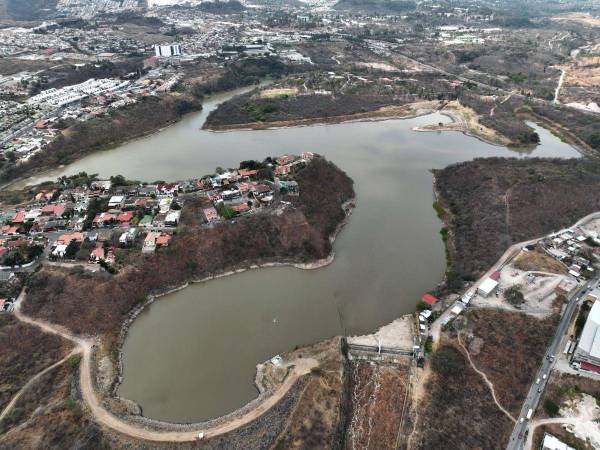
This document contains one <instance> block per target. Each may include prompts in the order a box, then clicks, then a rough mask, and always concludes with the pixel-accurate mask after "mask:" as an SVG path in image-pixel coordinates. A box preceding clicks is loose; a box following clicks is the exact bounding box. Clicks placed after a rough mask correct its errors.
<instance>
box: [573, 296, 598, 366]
mask: <svg viewBox="0 0 600 450" xmlns="http://www.w3.org/2000/svg"><path fill="white" fill-rule="evenodd" d="M574 358H576V359H581V360H584V361H588V362H591V363H592V364H595V365H600V302H594V305H593V306H592V309H591V310H590V313H589V314H588V318H587V321H586V322H585V326H584V327H583V331H582V332H581V337H580V338H579V343H578V344H577V348H576V349H575V354H574Z"/></svg>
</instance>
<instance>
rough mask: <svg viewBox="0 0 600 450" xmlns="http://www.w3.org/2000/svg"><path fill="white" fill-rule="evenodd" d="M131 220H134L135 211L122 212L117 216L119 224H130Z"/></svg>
mask: <svg viewBox="0 0 600 450" xmlns="http://www.w3.org/2000/svg"><path fill="white" fill-rule="evenodd" d="M131 219H133V211H126V212H122V213H121V214H119V215H118V216H117V220H118V221H119V222H129V221H130V220H131Z"/></svg>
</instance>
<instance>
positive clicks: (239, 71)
mask: <svg viewBox="0 0 600 450" xmlns="http://www.w3.org/2000/svg"><path fill="white" fill-rule="evenodd" d="M295 70H296V69H294V67H293V66H290V65H287V64H284V63H283V62H282V61H281V59H279V58H278V57H275V56H267V57H261V58H243V59H239V60H235V61H231V62H228V63H227V64H226V65H225V68H224V71H223V73H222V74H221V75H220V76H219V77H217V78H215V79H212V80H210V81H207V82H204V83H199V84H195V85H194V86H193V87H192V93H193V94H194V95H196V96H197V97H202V96H203V95H206V94H211V93H214V92H221V91H228V90H231V89H236V88H239V87H243V86H250V85H252V84H257V83H258V82H259V81H260V80H261V79H262V78H264V77H266V76H269V77H279V76H281V75H285V74H287V73H290V72H293V71H295Z"/></svg>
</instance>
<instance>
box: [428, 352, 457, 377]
mask: <svg viewBox="0 0 600 450" xmlns="http://www.w3.org/2000/svg"><path fill="white" fill-rule="evenodd" d="M431 368H432V369H433V370H434V371H435V372H437V373H438V374H439V375H443V376H445V377H456V376H458V375H460V374H461V373H462V372H463V371H464V368H465V360H464V358H463V356H462V354H461V353H460V352H459V351H458V350H457V349H455V348H454V347H449V346H446V347H442V348H440V349H439V350H437V351H436V352H435V353H433V355H432V356H431Z"/></svg>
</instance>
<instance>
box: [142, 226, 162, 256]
mask: <svg viewBox="0 0 600 450" xmlns="http://www.w3.org/2000/svg"><path fill="white" fill-rule="evenodd" d="M159 236H160V233H157V232H154V231H150V232H149V233H148V234H147V235H146V238H145V239H144V245H143V246H142V253H154V251H155V250H156V239H157V238H158V237H159Z"/></svg>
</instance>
